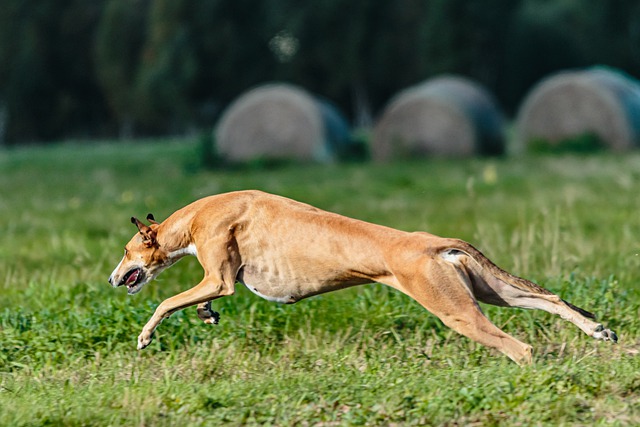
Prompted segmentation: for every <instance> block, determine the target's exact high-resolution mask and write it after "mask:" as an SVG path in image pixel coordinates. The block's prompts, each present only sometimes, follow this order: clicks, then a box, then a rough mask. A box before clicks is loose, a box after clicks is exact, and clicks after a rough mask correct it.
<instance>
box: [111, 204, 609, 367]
mask: <svg viewBox="0 0 640 427" xmlns="http://www.w3.org/2000/svg"><path fill="white" fill-rule="evenodd" d="M147 220H148V221H149V222H150V225H145V224H144V223H142V222H141V221H140V220H138V219H137V218H131V221H132V222H133V223H134V224H135V225H136V226H137V228H138V233H136V234H135V235H134V236H133V238H132V239H131V240H130V241H129V243H127V245H126V246H125V252H124V257H123V258H122V261H120V264H118V266H117V267H116V268H115V270H114V271H113V273H112V274H111V276H110V277H109V283H111V285H113V286H114V287H117V286H123V285H124V286H126V288H127V291H128V293H129V294H135V293H137V292H139V291H140V289H142V287H143V286H144V285H145V284H146V283H148V282H149V281H151V280H153V279H154V278H155V277H156V276H157V275H158V274H159V273H160V272H161V271H163V270H164V269H165V268H167V267H170V266H171V265H173V264H174V263H175V262H176V261H178V260H179V259H180V258H182V257H184V256H186V255H194V256H196V257H197V259H198V261H199V262H200V264H201V265H202V267H203V269H204V278H203V279H202V280H201V281H200V283H198V284H197V285H196V286H194V287H193V288H191V289H189V290H187V291H184V292H182V293H180V294H178V295H176V296H173V297H171V298H168V299H166V300H165V301H163V302H162V303H161V304H160V305H159V306H158V307H157V309H156V310H155V313H154V314H153V316H152V317H151V319H149V321H148V322H147V324H146V325H145V326H144V328H143V329H142V333H141V334H140V336H139V337H138V349H143V348H145V347H146V346H148V345H149V343H151V340H152V335H153V332H154V331H155V329H156V327H157V326H158V324H159V323H160V322H161V321H162V320H163V319H164V318H166V317H169V316H170V315H171V314H172V313H175V312H176V311H178V310H181V309H183V308H185V307H189V306H192V305H196V304H197V305H198V307H197V312H198V316H199V317H200V319H202V320H203V321H204V322H205V323H217V322H218V317H219V316H218V313H216V312H214V311H213V310H212V308H211V301H212V300H214V299H216V298H220V297H223V296H228V295H232V294H233V293H234V288H235V284H236V283H237V282H239V283H242V284H243V285H245V286H246V287H247V288H248V289H249V290H250V291H252V292H253V293H255V294H256V295H258V296H261V297H262V298H265V299H267V300H270V301H275V302H279V303H285V304H292V303H295V302H298V301H300V300H301V299H304V298H307V297H310V296H312V295H318V294H322V293H325V292H331V291H335V290H338V289H344V288H347V287H350V286H355V285H361V284H365V283H372V282H379V283H383V284H385V285H388V286H391V287H392V288H395V289H397V290H399V291H400V292H403V293H404V294H406V295H408V296H410V297H411V298H413V299H415V300H416V301H417V302H419V303H420V304H421V305H422V306H423V307H424V308H426V309H427V310H428V311H430V312H431V313H433V314H434V315H436V316H437V317H438V318H440V319H441V320H442V322H444V324H445V325H447V326H449V327H450V328H452V329H454V330H455V331H457V332H459V333H460V334H462V335H465V336H467V337H468V338H471V339H472V340H475V341H477V342H479V343H481V344H483V345H485V346H488V347H491V348H495V349H498V350H500V351H501V352H503V353H504V354H506V355H507V356H508V357H509V358H511V359H512V360H514V361H515V362H517V363H519V364H523V363H530V362H531V360H532V347H531V346H530V345H528V344H525V343H523V342H521V341H519V340H517V339H515V338H513V337H512V336H510V335H508V334H506V333H505V332H503V331H502V330H500V329H499V328H498V327H496V326H495V325H494V324H493V323H491V322H490V321H489V319H488V318H487V317H485V315H484V314H483V313H482V311H481V309H480V306H479V305H478V301H481V302H485V303H488V304H493V305H497V306H509V307H521V308H530V309H540V310H544V311H547V312H550V313H553V314H557V315H559V316H560V317H562V318H563V319H565V320H568V321H570V322H571V323H573V324H575V325H576V326H577V327H578V328H580V329H582V331H584V332H585V333H586V334H587V335H589V336H591V337H593V338H596V339H600V340H604V341H613V342H616V341H617V339H618V337H617V336H616V334H615V333H614V332H613V331H611V330H609V329H605V328H604V327H603V326H602V325H601V324H600V323H597V322H595V321H594V320H595V316H594V315H593V314H591V313H589V312H587V311H585V310H583V309H581V308H578V307H576V306H574V305H572V304H570V303H568V302H566V301H564V300H562V299H561V298H560V297H558V296H556V295H554V294H553V293H551V292H550V291H548V290H546V289H544V288H542V287H540V286H538V285H536V284H535V283H532V282H530V281H528V280H525V279H522V278H520V277H516V276H514V275H511V274H509V273H507V272H506V271H504V270H502V269H501V268H499V267H497V266H496V265H495V264H493V263H492V262H491V261H490V260H489V259H487V258H486V257H485V256H484V255H482V253H480V252H479V251H478V250H477V249H475V248H474V247H473V246H471V245H470V244H469V243H466V242H464V241H462V240H457V239H447V238H442V237H438V236H434V235H432V234H428V233H424V232H414V233H409V232H404V231H399V230H395V229H392V228H388V227H384V226H381V225H376V224H371V223H367V222H364V221H360V220H357V219H352V218H348V217H345V216H342V215H338V214H335V213H331V212H326V211H323V210H320V209H318V208H315V207H313V206H310V205H307V204H304V203H300V202H296V201H294V200H290V199H287V198H284V197H280V196H275V195H271V194H267V193H263V192H260V191H239V192H233V193H227V194H220V195H215V196H210V197H206V198H203V199H201V200H198V201H196V202H193V203H191V204H190V205H188V206H186V207H184V208H182V209H180V210H178V211H176V212H175V213H173V214H172V215H171V216H169V218H167V219H166V220H165V221H164V222H162V223H158V222H156V221H155V219H154V218H153V215H151V214H149V216H147Z"/></svg>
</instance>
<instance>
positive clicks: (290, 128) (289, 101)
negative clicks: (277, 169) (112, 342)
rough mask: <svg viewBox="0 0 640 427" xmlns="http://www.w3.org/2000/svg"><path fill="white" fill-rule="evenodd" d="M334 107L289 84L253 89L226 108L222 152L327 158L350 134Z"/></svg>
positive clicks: (219, 133) (231, 157) (218, 135)
mask: <svg viewBox="0 0 640 427" xmlns="http://www.w3.org/2000/svg"><path fill="white" fill-rule="evenodd" d="M348 133H349V127H348V126H347V125H346V120H344V118H343V117H342V115H340V113H339V112H337V110H336V109H335V107H333V106H331V105H330V104H329V103H327V102H326V101H322V102H321V101H319V100H317V99H315V98H314V97H313V96H312V95H310V94H309V93H307V92H306V91H304V90H302V89H300V88H297V87H295V86H292V85H288V84H278V83H272V84H267V85H263V86H260V87H257V88H255V89H252V90H249V91H248V92H246V93H244V94H242V95H241V96H240V97H238V98H237V99H236V100H235V101H234V102H233V103H232V104H231V105H230V106H229V107H228V108H227V109H226V111H225V112H224V113H223V115H222V117H221V118H220V120H219V122H218V125H217V128H216V130H215V139H216V147H217V150H218V153H219V154H220V155H221V156H222V157H223V158H224V159H226V160H228V161H231V162H245V161H249V160H255V159H270V160H274V159H276V160H282V159H286V160H301V161H320V162H327V161H332V160H335V159H336V158H337V151H336V147H337V146H340V145H341V144H344V143H345V142H344V141H347V140H348Z"/></svg>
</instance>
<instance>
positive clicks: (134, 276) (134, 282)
mask: <svg viewBox="0 0 640 427" xmlns="http://www.w3.org/2000/svg"><path fill="white" fill-rule="evenodd" d="M143 281H144V272H143V271H142V269H141V268H134V269H132V270H129V271H128V272H127V274H125V275H124V277H123V278H122V281H121V282H120V286H122V285H125V286H126V287H127V293H128V294H129V295H133V294H135V293H136V292H138V291H139V290H140V289H142V282H143Z"/></svg>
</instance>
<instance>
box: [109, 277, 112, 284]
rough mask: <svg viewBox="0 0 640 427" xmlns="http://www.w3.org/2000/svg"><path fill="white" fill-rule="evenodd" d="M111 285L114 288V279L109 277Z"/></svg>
mask: <svg viewBox="0 0 640 427" xmlns="http://www.w3.org/2000/svg"><path fill="white" fill-rule="evenodd" d="M109 284H110V285H111V286H113V278H112V277H111V276H109Z"/></svg>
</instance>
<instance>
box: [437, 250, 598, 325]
mask: <svg viewBox="0 0 640 427" xmlns="http://www.w3.org/2000/svg"><path fill="white" fill-rule="evenodd" d="M452 251H453V252H452ZM455 251H460V252H463V253H464V254H466V255H467V256H468V257H469V258H471V259H472V260H473V261H475V263H476V265H477V267H479V269H480V271H481V272H482V273H484V274H490V275H491V276H493V277H495V278H496V279H498V280H500V281H501V282H503V283H506V284H507V285H509V286H513V287H514V288H516V289H519V290H521V291H524V292H528V293H533V294H540V295H555V294H554V293H553V292H551V291H549V290H547V289H545V288H543V287H542V286H540V285H538V284H536V283H533V282H531V281H529V280H526V279H523V278H521V277H518V276H514V275H513V274H511V273H509V272H507V271H505V270H503V269H502V268H500V267H498V266H497V265H495V264H494V263H493V262H492V261H491V260H490V259H489V258H487V257H486V256H484V255H483V254H482V252H480V251H479V250H478V249H476V248H475V247H473V246H472V245H471V244H469V243H467V242H465V241H463V240H454V241H453V244H452V245H447V247H446V248H445V249H443V250H441V251H440V253H441V254H442V255H443V256H444V257H445V258H446V257H447V254H454V252H455ZM562 302H563V303H565V304H566V305H567V306H568V307H569V308H571V309H572V310H575V311H577V312H578V313H580V314H581V315H583V316H585V317H587V318H589V319H595V318H596V316H595V315H594V314H592V313H589V312H588V311H586V310H584V309H582V308H580V307H576V306H575V305H573V304H571V303H569V302H567V301H565V300H562Z"/></svg>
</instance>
